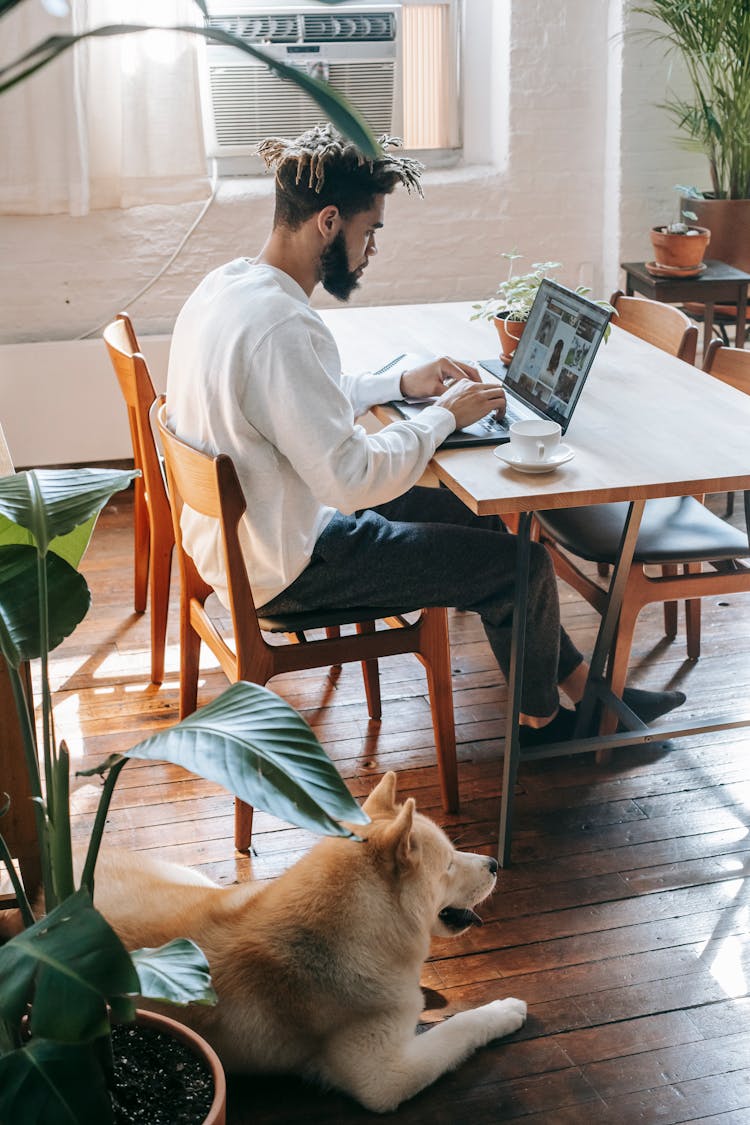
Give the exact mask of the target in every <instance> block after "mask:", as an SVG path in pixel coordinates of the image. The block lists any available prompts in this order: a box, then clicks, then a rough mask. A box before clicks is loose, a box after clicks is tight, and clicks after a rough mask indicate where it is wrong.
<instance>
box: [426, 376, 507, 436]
mask: <svg viewBox="0 0 750 1125" xmlns="http://www.w3.org/2000/svg"><path fill="white" fill-rule="evenodd" d="M436 405H437V406H444V407H445V409H446V410H450V412H451V414H452V415H453V417H454V418H455V419H456V429H457V430H462V429H463V428H464V426H470V425H471V423H472V422H478V421H479V419H480V418H484V416H485V414H489V413H490V411H493V410H494V412H495V415H496V417H497V418H502V417H503V415H504V414H505V407H506V402H505V391H504V390H503V388H502V387H501V386H500V384H499V383H496V382H494V381H493V382H492V383H482V382H479V383H475V382H473V381H472V380H469V379H459V381H458V382H457V383H453V384H452V386H450V387H449V388H448V390H447V391H446V392H445V394H443V395H441V396H440V398H439V399H438V400H437V403H436Z"/></svg>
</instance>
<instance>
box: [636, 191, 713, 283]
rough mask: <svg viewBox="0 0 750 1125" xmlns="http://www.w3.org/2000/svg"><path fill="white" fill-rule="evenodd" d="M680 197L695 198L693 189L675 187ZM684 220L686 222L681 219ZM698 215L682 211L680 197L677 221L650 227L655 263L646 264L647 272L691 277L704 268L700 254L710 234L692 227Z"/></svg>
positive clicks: (704, 250)
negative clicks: (680, 194)
mask: <svg viewBox="0 0 750 1125" xmlns="http://www.w3.org/2000/svg"><path fill="white" fill-rule="evenodd" d="M675 190H676V191H679V192H681V193H682V196H683V197H688V198H690V199H692V198H694V197H695V194H696V193H695V189H694V188H689V187H681V186H680V185H679V184H677V185H676V186H675ZM685 219H687V222H684V221H683V220H685ZM697 219H698V216H697V215H696V214H695V212H694V211H686V210H683V208H682V198H681V201H680V210H679V213H678V216H677V221H676V222H674V223H667V224H666V225H664V226H660V227H652V228H651V232H650V233H651V243H652V245H653V248H654V261H653V262H647V263H646V269H647V270H648V271H649V273H652V274H654V275H655V276H657V277H664V276H671V277H694V276H695V275H696V274H697V273H700V272H701V270H703V269H705V268H706V267H705V263H704V261H703V255H704V254H705V252H706V247H707V246H708V244H709V241H710V240H711V231H710V230H707V229H706V227H700V226H695V225H694V224H695V223H696V222H697Z"/></svg>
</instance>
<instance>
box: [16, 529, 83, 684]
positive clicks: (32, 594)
mask: <svg viewBox="0 0 750 1125" xmlns="http://www.w3.org/2000/svg"><path fill="white" fill-rule="evenodd" d="M44 564H45V567H46V570H47V589H48V601H49V610H48V618H49V622H48V628H49V639H48V651H50V652H51V651H52V649H54V648H56V647H57V645H59V644H60V642H61V641H63V640H64V639H65V638H66V637H68V636H70V634H71V633H72V632H73V630H74V629H75V627H76V625H78V624H79V623H80V622H81V621H83V619H84V617H85V616H86V614H87V613H88V610H89V606H90V604H91V594H90V593H89V588H88V586H87V585H86V580H85V578H84V577H83V575H81V574H79V573H78V571H77V570H75V569H74V568H73V567H72V566H70V565H69V564H68V563H67V562H65V561H64V560H63V559H61V558H59V557H58V556H57V555H55V554H49V555H47V557H46V558H45V560H44ZM0 651H2V653H3V656H4V657H5V659H6V660H7V661H8V663H9V664H10V665H11V666H12V667H14V668H17V667H18V665H19V664H20V663H21V662H22V661H24V660H34V659H36V657H38V656H39V655H41V653H40V631H39V581H38V573H37V551H36V547H21V546H13V547H0Z"/></svg>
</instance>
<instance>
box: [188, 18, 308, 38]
mask: <svg viewBox="0 0 750 1125" xmlns="http://www.w3.org/2000/svg"><path fill="white" fill-rule="evenodd" d="M208 26H209V27H210V28H211V27H215V28H217V30H219V31H226V32H228V33H229V34H230V35H236V36H237V37H238V38H239V39H244V41H245V42H246V43H255V44H257V43H297V42H299V40H300V38H301V29H300V17H299V15H297V14H285V13H269V14H265V13H263V12H259V13H257V14H252V15H246V16H210V17H209V20H208Z"/></svg>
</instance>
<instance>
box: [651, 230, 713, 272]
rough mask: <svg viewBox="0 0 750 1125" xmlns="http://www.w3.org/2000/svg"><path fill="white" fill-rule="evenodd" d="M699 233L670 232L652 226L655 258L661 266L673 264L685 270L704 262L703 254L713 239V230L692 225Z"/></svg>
mask: <svg viewBox="0 0 750 1125" xmlns="http://www.w3.org/2000/svg"><path fill="white" fill-rule="evenodd" d="M690 229H691V230H697V231H698V232H699V233H698V234H670V232H669V231H665V230H664V229H663V227H652V228H651V242H652V243H653V247H654V258H655V259H656V262H657V264H658V265H660V266H673V267H675V268H676V269H680V270H684V269H690V268H691V267H693V266H695V267H696V268H697V267H698V266H700V265H701V263H702V262H703V255H704V254H705V252H706V247H707V246H708V243H709V241H710V239H711V231H710V230H707V229H706V227H690Z"/></svg>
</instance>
